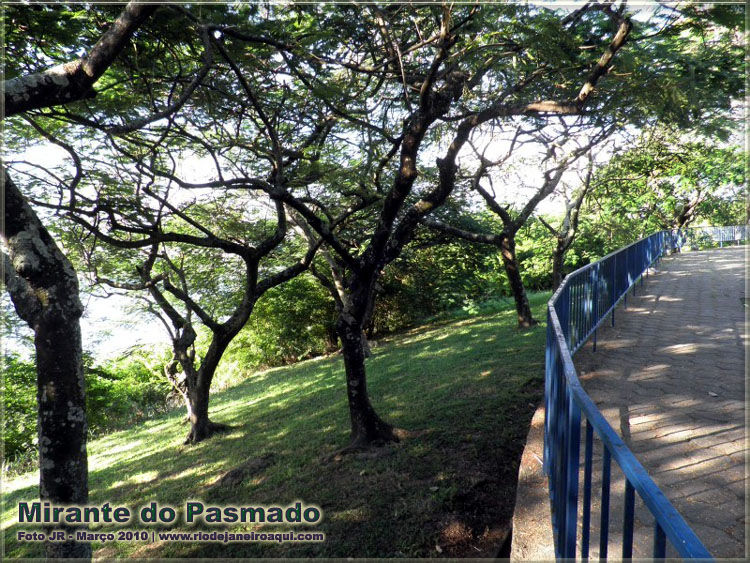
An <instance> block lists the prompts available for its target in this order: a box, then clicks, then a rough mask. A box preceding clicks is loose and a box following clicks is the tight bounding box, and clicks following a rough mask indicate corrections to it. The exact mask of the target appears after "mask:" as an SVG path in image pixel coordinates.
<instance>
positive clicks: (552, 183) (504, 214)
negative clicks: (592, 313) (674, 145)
mask: <svg viewBox="0 0 750 563" xmlns="http://www.w3.org/2000/svg"><path fill="white" fill-rule="evenodd" d="M562 126H563V128H562V132H561V133H553V134H552V136H550V134H544V133H543V132H534V133H533V134H532V136H533V140H534V141H537V142H539V143H540V144H541V145H542V146H543V147H544V150H545V153H546V154H545V155H544V157H543V158H542V161H541V164H542V167H544V165H545V163H547V162H549V161H552V164H551V165H548V168H547V169H546V170H544V172H543V174H542V178H541V183H540V185H539V187H538V188H536V190H535V191H534V193H533V194H532V195H531V197H529V199H528V200H527V201H525V202H524V203H523V204H522V205H520V208H519V209H518V210H517V211H515V212H514V211H513V210H512V204H510V203H509V204H507V205H504V204H503V203H502V202H501V201H499V197H503V196H498V194H497V193H496V192H495V190H494V189H493V188H489V189H488V188H486V187H484V186H482V180H483V179H484V178H485V176H487V175H488V174H489V171H490V170H491V169H492V168H493V167H496V166H498V165H501V164H504V163H506V162H507V161H508V159H510V157H511V156H512V154H513V151H514V149H515V148H516V146H517V143H521V144H525V143H528V142H530V141H525V142H524V141H523V140H519V139H523V136H524V135H527V133H525V132H523V131H522V130H521V129H520V128H519V129H517V130H516V134H515V135H514V136H513V141H512V142H511V143H510V148H509V150H508V153H507V154H506V155H505V156H504V157H502V158H501V159H499V160H496V161H490V160H488V159H487V158H485V152H486V148H485V151H482V152H481V153H480V152H479V151H478V150H477V149H476V148H475V149H474V152H475V154H476V156H477V157H478V159H479V166H478V168H477V171H476V172H475V174H474V176H473V178H472V180H471V189H472V190H474V191H475V192H476V193H478V194H479V195H480V196H481V197H482V199H483V200H484V202H485V204H486V205H487V208H488V209H489V210H490V211H491V212H492V213H493V214H495V215H496V216H497V217H498V218H499V219H500V221H501V222H502V231H500V232H499V233H497V232H487V231H484V232H477V230H476V229H474V230H466V229H461V228H457V227H455V226H452V225H448V224H446V223H444V222H441V221H439V220H435V219H429V218H428V219H424V220H423V221H422V222H423V223H424V224H425V225H426V226H428V227H430V228H432V229H435V230H438V231H441V232H444V233H446V234H449V235H452V236H456V237H459V238H462V239H464V240H468V241H470V242H475V243H481V244H489V245H492V246H495V247H497V248H498V250H499V251H500V255H501V257H502V261H503V265H504V267H505V273H506V275H507V277H508V282H509V285H510V288H511V292H512V294H513V298H514V300H515V303H516V314H517V317H518V326H519V328H528V327H531V326H534V325H536V324H538V322H537V321H536V319H534V317H533V316H532V314H531V307H530V306H529V300H528V297H527V296H526V289H525V288H524V285H523V280H522V278H521V271H520V266H519V261H518V258H517V256H516V235H517V233H518V231H519V230H520V229H521V228H522V227H523V226H524V225H525V224H526V222H527V221H528V220H529V219H530V218H531V216H532V214H533V213H534V211H535V210H536V208H537V206H538V205H539V203H541V202H542V201H543V200H544V199H545V198H547V197H548V196H549V195H551V194H552V193H553V192H554V191H555V189H556V188H557V186H558V185H559V184H560V181H561V180H562V178H563V174H564V173H565V172H566V171H567V170H568V169H569V168H570V167H572V166H573V164H574V163H575V162H576V161H577V160H578V158H580V157H581V156H582V155H583V154H585V153H587V152H588V151H589V150H590V149H591V147H592V146H594V145H595V144H597V143H599V142H601V141H602V140H603V139H606V137H607V136H608V135H609V134H610V133H611V131H612V130H611V128H610V129H608V130H604V131H601V132H595V133H594V134H593V135H591V136H590V138H588V139H584V140H583V142H582V143H579V144H578V146H575V147H574V148H572V149H568V151H567V152H566V153H564V154H562V155H560V156H556V154H557V153H558V152H559V151H562V150H564V149H563V148H564V147H565V145H566V144H575V143H569V141H570V139H571V137H572V135H571V131H570V127H569V126H568V125H567V124H565V122H564V121H563V122H562ZM581 137H583V135H581ZM574 141H575V139H574ZM518 181H521V180H520V179H519V180H518ZM509 192H510V190H506V192H505V197H507V196H508V195H510V193H509ZM511 193H512V192H511ZM516 205H517V203H516Z"/></svg>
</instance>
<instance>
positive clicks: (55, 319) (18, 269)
mask: <svg viewBox="0 0 750 563" xmlns="http://www.w3.org/2000/svg"><path fill="white" fill-rule="evenodd" d="M155 9H156V6H146V5H138V4H132V3H131V4H128V5H127V6H126V7H125V8H124V9H123V11H122V13H121V15H120V17H119V18H118V19H117V20H116V21H115V23H114V24H113V25H112V27H111V28H110V29H109V30H108V31H107V32H106V33H104V34H103V35H102V37H101V39H100V40H99V42H97V44H96V45H95V46H94V47H93V48H92V49H91V50H90V51H89V52H88V54H87V55H86V56H84V57H82V58H81V59H79V60H77V61H73V62H71V63H68V64H66V65H63V66H58V67H53V68H52V69H49V70H46V71H42V72H38V73H32V74H25V75H22V76H18V77H16V78H11V79H9V80H5V81H4V83H3V89H4V92H5V99H4V112H5V117H8V116H11V115H14V114H16V113H20V112H24V111H28V110H29V109H32V108H41V107H50V106H53V105H57V104H60V103H66V102H69V101H74V100H78V99H81V98H83V97H85V96H87V95H90V93H91V88H92V86H93V85H94V83H95V82H96V81H97V80H98V79H99V78H100V77H101V75H102V74H103V73H104V72H105V71H106V69H107V68H108V67H109V66H110V65H111V64H112V63H113V61H114V60H115V58H116V57H117V56H118V54H119V53H120V51H121V50H122V48H123V47H124V45H125V44H126V43H127V42H128V41H129V39H130V37H131V36H132V34H133V33H134V32H135V30H136V29H138V27H139V26H140V25H141V24H142V23H143V22H144V21H145V19H146V18H148V17H149V16H150V15H151V14H152V13H153V12H154V10H155ZM2 184H3V185H2V191H3V192H4V198H3V201H4V213H3V218H4V222H3V225H2V233H1V234H2V239H3V243H4V245H5V248H6V249H7V255H6V253H5V252H3V257H2V263H3V269H4V271H3V281H4V283H5V284H6V287H7V288H8V292H9V293H10V296H11V299H12V301H13V304H14V306H15V308H16V311H17V312H18V314H19V316H20V317H21V318H22V319H23V320H24V321H26V322H27V323H28V324H29V326H30V327H31V328H32V329H33V330H34V342H35V349H36V366H37V402H38V408H39V429H38V432H39V466H40V472H39V473H40V475H39V483H40V484H39V494H40V497H41V498H42V499H45V500H50V501H53V502H55V503H59V504H85V503H86V502H87V500H88V464H87V457H86V408H85V405H86V403H85V391H84V381H83V366H82V358H81V354H82V350H81V335H80V325H79V318H80V316H81V313H82V307H81V304H80V301H79V299H78V280H77V277H76V273H75V271H74V270H73V268H72V266H71V264H70V262H69V261H68V260H67V259H66V258H65V256H64V255H63V254H62V252H61V251H60V249H59V248H58V246H57V244H56V243H55V241H54V240H53V238H52V237H51V236H50V234H49V232H48V231H47V230H46V229H45V227H44V225H43V224H42V223H41V221H40V220H39V218H38V217H37V215H36V214H35V213H34V211H33V210H32V209H31V207H30V206H29V205H28V204H27V203H26V200H25V198H24V196H23V195H22V194H21V192H20V191H19V190H18V188H17V187H16V185H15V184H14V183H13V181H12V180H11V178H10V176H9V175H8V173H7V171H6V170H5V167H4V165H3V182H2ZM46 551H47V556H48V557H84V558H88V557H90V556H91V546H90V544H88V543H85V542H77V541H74V540H69V541H65V542H59V543H51V542H49V543H47V544H46Z"/></svg>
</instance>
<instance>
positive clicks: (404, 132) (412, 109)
mask: <svg viewBox="0 0 750 563" xmlns="http://www.w3.org/2000/svg"><path fill="white" fill-rule="evenodd" d="M484 8H485V7H483V9H482V10H479V9H475V8H471V9H469V8H466V11H465V12H461V11H460V10H458V9H457V12H458V13H453V11H452V10H451V9H449V8H447V7H443V9H442V13H441V14H440V18H439V20H437V22H438V23H437V24H432V25H431V26H430V27H427V28H426V29H421V30H419V27H418V28H417V29H418V30H419V31H420V33H419V37H429V38H431V40H430V41H431V42H434V46H433V47H432V50H433V54H432V56H428V54H427V53H428V52H429V51H428V49H426V48H422V49H421V50H418V49H416V48H415V47H414V45H420V46H421V45H422V44H423V43H424V41H422V42H420V41H418V40H416V38H414V37H412V36H413V33H414V32H413V31H412V29H413V28H412V26H411V25H408V27H405V26H403V25H401V24H399V23H398V18H397V16H396V14H397V13H398V9H396V8H394V9H393V10H391V11H390V12H388V13H384V12H382V11H380V10H377V9H374V10H373V15H374V19H375V22H376V23H377V25H373V28H374V29H379V31H380V34H382V39H383V44H375V45H373V46H372V49H371V52H375V53H377V54H378V55H379V56H380V58H381V59H382V60H383V61H384V64H382V68H383V69H384V75H383V80H391V81H392V83H393V84H401V85H402V86H403V90H402V89H401V88H399V89H398V90H397V91H396V92H395V93H394V97H395V96H396V95H397V96H398V98H397V99H398V100H399V101H402V102H403V106H402V108H401V115H404V119H403V125H402V127H401V128H400V131H398V132H397V133H395V134H391V135H386V134H384V133H383V131H382V130H381V131H378V132H379V133H380V135H381V136H382V137H384V140H385V141H387V145H386V146H389V148H388V149H386V150H383V151H382V152H380V154H384V156H383V157H382V158H381V159H380V161H379V162H378V164H377V166H376V167H375V174H373V175H371V176H370V178H371V179H370V180H369V182H371V183H370V184H369V185H370V186H371V187H370V188H369V191H370V193H373V194H375V195H377V196H378V200H377V213H375V214H374V219H375V220H371V221H370V222H368V223H365V225H366V227H365V228H366V229H367V230H366V231H365V232H367V242H366V244H365V245H363V246H362V247H361V249H360V250H359V252H358V254H356V255H354V254H352V253H351V252H350V251H349V250H348V249H347V248H346V245H345V244H343V243H342V240H341V237H339V236H338V233H336V232H333V231H332V229H331V228H330V227H329V222H328V220H326V219H324V218H322V217H320V216H319V215H318V214H317V213H316V211H315V208H317V209H322V215H323V217H330V216H332V214H331V213H330V211H329V210H328V209H327V207H326V206H325V205H319V204H318V202H315V203H316V204H315V208H312V207H310V206H308V205H307V204H306V202H305V200H304V199H302V198H300V197H297V196H295V195H294V194H293V193H292V192H291V191H290V190H283V191H282V190H277V191H275V192H271V193H273V194H274V195H275V196H276V197H278V198H280V199H281V200H282V201H284V202H285V203H286V204H287V205H289V206H290V207H292V208H294V209H295V210H296V211H297V212H298V213H299V214H300V215H301V216H302V217H303V218H304V219H305V220H306V221H307V222H308V224H309V226H310V227H311V228H312V229H313V230H314V231H315V232H316V233H317V234H318V235H319V236H320V237H321V238H322V239H323V240H324V241H325V243H326V244H327V245H328V246H329V248H330V249H331V251H332V252H334V253H335V254H336V256H337V260H338V261H339V263H340V264H341V265H342V266H343V267H344V268H345V269H346V276H345V281H344V283H343V284H342V285H343V287H344V297H343V298H342V306H341V312H340V314H339V318H338V321H337V330H338V333H339V337H340V339H341V341H342V350H343V355H344V364H345V370H346V375H347V392H348V399H349V411H350V418H351V424H352V433H351V446H353V447H357V446H362V445H368V444H373V443H382V442H385V441H390V440H395V439H397V433H396V432H395V431H394V429H393V427H392V426H391V425H390V424H388V423H387V422H385V421H384V420H383V419H381V418H380V416H379V415H378V414H377V413H376V412H375V409H374V408H373V407H372V404H371V403H370V399H369V395H368V393H367V386H366V370H365V353H364V349H363V327H364V323H365V321H366V320H367V318H368V311H370V310H371V307H372V302H373V299H374V291H375V287H376V283H377V280H378V278H379V276H380V275H381V272H382V270H383V268H385V267H386V266H387V265H388V264H389V263H390V262H392V261H393V260H394V259H396V258H397V257H398V256H399V255H400V253H401V251H402V250H403V248H404V247H405V246H406V245H407V244H408V243H409V242H410V241H411V240H412V238H413V237H414V234H415V231H416V228H417V226H418V225H419V223H420V221H421V220H423V219H424V218H425V217H426V216H427V215H428V214H430V213H431V212H433V211H434V210H435V209H437V208H439V207H440V206H441V205H443V204H444V203H445V201H446V199H447V198H448V196H449V195H450V194H451V192H452V191H453V189H454V187H455V183H456V176H457V172H458V164H457V158H458V154H459V152H460V151H461V149H462V148H463V146H464V145H465V144H466V143H467V141H468V140H469V137H470V135H471V134H472V132H473V131H475V130H476V129H478V128H479V127H481V126H483V125H485V124H488V123H490V122H493V121H495V120H503V119H507V118H509V117H511V116H516V115H517V116H522V115H527V114H535V115H537V114H546V113H553V114H555V113H560V114H575V113H579V112H580V111H581V109H582V108H583V106H584V104H585V103H586V101H587V99H588V98H589V95H590V94H591V93H592V91H593V89H594V87H595V86H596V84H597V83H598V81H599V79H600V78H601V77H602V76H603V75H604V74H605V73H606V71H607V68H608V66H609V64H610V62H611V60H612V57H614V55H615V53H616V52H617V51H618V50H619V49H620V48H621V47H622V45H623V44H624V42H625V39H626V37H627V35H628V33H629V31H630V28H631V24H630V21H629V20H628V19H627V18H625V17H623V16H622V13H617V12H615V11H614V10H610V11H609V16H610V17H612V19H613V21H614V22H615V28H616V29H615V33H614V37H613V39H612V41H611V43H610V45H609V48H608V50H607V53H606V54H605V55H604V56H603V57H602V58H601V59H600V61H599V62H598V63H597V65H595V66H594V69H593V70H592V71H591V72H590V73H589V74H588V77H587V78H586V80H585V81H584V85H583V87H582V88H581V89H580V90H579V91H578V92H577V94H576V95H575V96H573V98H572V99H564V100H563V101H550V100H544V99H542V100H538V99H537V100H535V99H534V98H533V94H531V93H529V92H527V91H526V87H527V86H528V85H529V84H530V83H531V82H533V81H534V80H535V79H537V78H539V77H540V76H542V75H544V72H545V71H546V70H547V69H546V68H543V67H542V68H535V69H534V70H533V71H530V73H529V74H524V73H523V72H519V74H515V73H510V74H511V76H510V77H507V76H502V75H498V74H496V73H494V72H493V71H494V70H495V68H496V67H497V66H498V61H499V60H500V59H501V58H502V57H503V56H507V57H510V56H513V54H514V51H511V52H510V54H507V53H506V54H505V55H500V54H498V55H496V57H497V58H495V57H493V56H492V55H491V54H490V55H488V58H487V59H482V60H480V61H477V60H476V59H473V60H472V59H471V58H467V57H466V53H467V52H472V47H474V48H475V49H479V48H480V47H481V46H482V44H483V43H484V42H486V41H487V42H491V34H490V35H489V36H486V35H482V34H481V33H477V32H476V31H475V30H477V27H476V26H479V29H480V30H481V29H483V28H482V27H481V26H482V25H484V24H486V23H487V22H489V21H493V22H498V21H499V20H500V19H501V18H502V17H503V16H508V14H506V13H502V12H504V11H505V10H509V11H510V12H514V15H518V16H520V17H522V16H529V14H522V13H520V12H522V11H523V10H518V11H517V9H516V8H515V7H514V8H509V7H502V8H498V7H493V8H489V7H488V8H486V10H485V9H484ZM496 10H497V11H500V12H501V13H500V14H499V13H497V11H496ZM425 12H427V13H429V10H428V9H425V11H424V12H422V13H425ZM480 12H481V15H479V14H480ZM464 14H466V15H464ZM545 16H546V14H543V15H541V16H540V18H541V19H542V20H543V21H544V22H545V23H547V24H549V25H554V24H557V25H558V26H559V22H557V20H553V21H550V20H549V19H547V18H546V17H545ZM530 17H532V18H533V16H530ZM454 21H455V22H459V23H454ZM375 22H374V23H375ZM419 22H420V23H419V25H424V26H428V25H430V24H429V23H427V22H429V20H428V19H427V20H421V19H420V20H419ZM556 31H560V27H557V28H556ZM459 39H462V40H463V41H464V42H465V43H466V44H467V47H468V48H466V49H456V52H455V53H454V52H453V49H454V47H455V46H456V44H457V43H458V41H459ZM509 43H510V44H511V45H513V44H514V43H513V41H512V40H509ZM487 47H488V48H489V49H491V47H489V46H487ZM406 51H411V53H412V54H414V53H416V55H414V56H413V57H411V58H410V59H408V60H407V61H405V62H404V61H403V57H399V56H398V53H399V52H406ZM377 62H378V61H377V60H376V61H375V63H377ZM340 66H344V68H345V69H348V70H353V71H355V72H362V71H363V70H364V64H363V63H360V64H359V65H357V66H355V67H354V69H352V68H351V67H350V66H345V65H341V64H340ZM462 66H463V68H464V70H462V71H461V72H458V71H456V70H454V69H457V68H462ZM369 68H372V66H370V67H369ZM293 71H294V72H296V74H297V76H298V77H299V78H300V80H301V81H303V82H304V81H306V80H309V76H306V75H303V74H302V72H301V70H300V69H299V68H293ZM342 72H343V70H342ZM495 80H497V81H498V82H499V84H497V86H496V85H495V84H492V82H493V81H495ZM484 81H486V82H485V84H486V85H491V88H493V89H494V88H496V89H497V90H496V91H497V92H498V94H497V95H496V96H492V95H491V94H490V92H487V91H484V89H483V88H479V86H480V84H482V83H483V82H484ZM474 89H476V90H477V95H476V97H475V98H473V99H472V100H471V102H467V104H466V105H465V106H462V107H460V109H459V110H458V111H457V112H456V113H455V114H453V115H451V114H450V110H451V109H452V108H453V106H454V104H456V103H457V102H459V101H460V100H461V99H462V97H463V96H464V95H465V92H466V91H471V90H474ZM544 91H545V90H544V89H542V88H539V89H535V92H544ZM524 95H525V96H526V99H524ZM529 96H531V101H529V99H528V97H529ZM365 115H366V114H365ZM358 119H359V123H358V122H357V121H355V120H354V119H350V120H349V123H356V124H359V125H362V123H361V118H358ZM441 122H442V123H443V124H445V128H444V129H443V130H442V131H441V134H442V135H443V136H445V137H446V138H448V139H450V143H448V146H447V149H445V150H444V152H443V156H442V157H441V158H438V159H437V167H436V168H437V169H436V170H435V171H434V176H433V178H432V179H434V182H433V183H432V185H431V186H424V187H423V188H422V189H421V190H420V192H421V193H418V194H415V193H414V192H415V187H416V182H417V177H418V175H419V169H420V166H419V164H418V162H419V158H420V155H421V153H422V151H424V150H425V149H426V147H427V146H428V145H429V144H428V142H426V139H428V133H432V132H433V131H435V130H438V129H440V128H439V127H437V124H439V123H441ZM364 125H365V126H368V125H369V127H368V129H369V130H372V129H375V128H374V127H372V125H371V124H370V123H365V124H364ZM433 134H434V133H433ZM360 138H361V141H360V142H361V143H365V144H363V145H361V146H363V152H365V153H366V154H368V155H371V154H373V153H374V152H376V151H375V150H374V147H373V141H372V134H371V133H369V136H367V135H361V137H360ZM368 139H369V141H368ZM380 142H381V143H382V142H383V141H380ZM370 147H373V148H370ZM397 155H398V160H397V161H396V162H393V163H392V159H395V157H396V156H397ZM361 160H365V159H361ZM386 167H390V176H391V178H392V179H391V187H390V188H387V189H386V188H385V187H384V186H383V185H382V184H381V181H380V180H381V174H382V172H383V170H385V169H386ZM334 226H337V225H335V224H334Z"/></svg>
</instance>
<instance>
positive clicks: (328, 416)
mask: <svg viewBox="0 0 750 563" xmlns="http://www.w3.org/2000/svg"><path fill="white" fill-rule="evenodd" d="M548 297H549V295H548V294H538V295H533V296H531V301H532V305H533V307H534V311H535V315H536V316H537V318H541V319H543V318H544V304H545V303H546V300H547V298H548ZM515 324H516V321H515V311H514V310H512V309H508V310H505V311H501V312H499V313H495V314H490V315H484V316H479V317H474V318H468V319H462V320H452V321H444V322H442V323H437V324H433V325H430V326H426V327H422V328H419V329H414V330H412V331H409V332H407V333H404V334H401V335H398V336H394V337H390V338H388V339H385V340H382V341H380V342H378V344H377V346H376V347H374V349H373V351H374V355H373V357H372V358H370V359H369V360H368V364H367V366H368V376H369V380H368V381H369V389H370V394H371V399H372V402H373V404H374V406H375V408H376V410H377V411H378V412H379V413H380V415H381V416H382V417H383V418H385V419H386V420H388V421H389V422H391V423H393V424H395V425H396V426H398V427H400V428H403V429H406V430H408V431H410V435H409V437H407V438H405V439H404V440H402V441H401V442H400V443H398V444H393V445H389V446H386V447H382V448H377V449H374V450H372V451H365V452H362V453H353V454H348V455H344V456H334V455H332V454H334V453H335V452H336V451H337V450H339V449H341V448H342V447H344V446H345V445H346V444H347V439H348V433H349V420H348V416H349V415H348V409H347V405H346V392H345V380H344V374H343V363H342V360H341V358H340V356H332V357H328V358H320V359H316V360H311V361H307V362H303V363H300V364H297V365H294V366H290V367H285V368H278V369H273V370H269V371H265V372H261V373H257V374H254V375H252V376H250V377H249V378H248V379H247V380H246V381H244V382H243V383H241V384H239V385H237V386H235V387H233V388H230V389H227V390H225V391H223V392H220V393H216V394H215V395H213V397H212V400H211V416H212V419H213V420H215V421H217V422H224V423H228V424H230V425H232V426H233V428H232V430H231V431H230V432H228V433H226V434H222V435H219V436H216V437H214V438H211V439H209V440H208V441H205V442H202V443H200V444H198V445H196V446H184V445H182V440H183V439H184V437H185V435H186V434H187V431H188V428H187V426H186V425H185V424H184V423H183V421H182V419H183V417H184V414H183V411H182V410H178V411H175V412H172V413H169V414H167V415H164V416H160V417H158V418H156V419H154V420H151V421H149V422H146V423H144V424H140V425H138V426H135V427H134V428H132V429H130V430H126V431H121V432H117V433H113V434H110V435H107V436H103V437H101V438H99V439H96V440H94V441H92V442H90V444H89V469H90V477H89V486H90V491H91V494H90V501H89V503H90V504H92V505H101V504H103V503H105V502H109V503H110V504H112V505H124V506H128V507H129V508H131V509H132V510H133V511H134V512H135V511H136V510H137V509H138V508H139V507H141V506H142V505H144V504H147V503H149V502H151V501H157V502H158V503H160V504H162V505H165V504H166V505H171V506H174V507H181V506H182V505H183V504H184V502H185V501H186V500H188V499H200V500H202V501H203V502H205V503H209V504H212V505H254V506H257V505H280V506H287V505H288V504H291V503H293V502H294V501H297V500H300V501H303V502H304V503H306V504H315V505H317V506H319V507H321V509H322V511H323V520H322V522H320V523H319V524H317V525H315V526H314V527H313V528H307V529H306V531H322V532H324V533H325V534H326V541H325V542H323V543H298V544H275V543H238V544H223V543H210V542H202V543H187V542H184V543H182V542H169V543H168V542H159V541H156V542H153V543H152V542H134V541H131V542H106V543H94V550H95V555H96V556H99V557H128V556H129V557H162V558H168V557H319V556H325V557H403V556H407V557H429V556H441V555H442V556H446V555H455V556H475V557H481V556H492V555H494V554H495V553H496V552H497V549H498V548H499V547H500V544H501V543H502V541H503V539H504V537H505V536H506V534H507V531H508V525H509V521H510V518H511V517H512V511H513V503H514V500H515V481H516V475H517V470H518V462H519V459H520V454H521V451H522V448H523V443H524V440H525V437H526V433H527V430H528V424H529V421H530V419H531V415H532V414H533V411H534V409H535V407H536V405H537V404H538V402H539V401H540V400H541V397H542V387H543V383H542V382H543V373H544V337H545V332H544V328H543V327H541V326H540V327H536V328H534V329H532V330H527V331H519V330H517V329H516V327H515ZM253 459H259V460H265V463H259V467H260V468H259V469H258V470H256V471H255V472H254V473H251V474H250V475H248V476H247V477H246V478H245V479H244V480H243V481H242V482H240V483H238V484H234V485H224V486H221V485H216V482H217V481H218V479H219V478H220V477H221V476H223V475H224V474H226V473H227V472H228V471H229V470H232V469H233V468H235V467H237V466H239V465H240V464H242V463H244V462H247V461H248V460H253ZM263 465H265V467H263ZM36 483H37V476H36V475H35V474H27V475H22V476H19V477H16V478H14V479H12V480H8V481H6V482H4V483H3V498H4V507H3V512H2V525H3V528H4V533H5V555H6V556H10V557H38V556H40V555H41V545H37V544H33V543H25V542H24V543H20V542H17V541H16V531H17V530H19V529H25V530H32V529H34V528H33V527H29V526H28V525H27V524H24V525H23V527H21V526H19V525H18V524H16V523H15V522H16V521H17V505H18V502H20V501H32V500H35V499H37V498H38V486H37V484H36ZM133 522H136V523H137V519H136V520H134V521H133ZM180 522H182V517H179V518H178V523H179V524H178V525H175V526H172V527H171V528H169V529H171V530H190V531H195V530H200V529H205V530H210V531H248V530H250V528H248V527H244V525H234V524H230V525H224V526H213V527H209V526H208V525H205V524H202V525H195V526H192V527H189V526H187V525H185V524H182V523H180ZM136 523H132V525H128V529H137V528H139V527H141V526H142V525H140V524H136ZM112 529H113V528H106V527H102V529H101V531H109V530H112ZM148 529H149V530H152V529H153V528H148ZM166 529H168V528H166V527H164V528H162V531H163V530H166ZM255 529H256V531H257V530H258V528H255ZM287 529H288V528H287ZM262 530H263V531H268V530H275V531H278V530H280V528H278V527H274V526H273V525H270V524H267V525H266V526H265V527H263V528H262ZM300 531H302V530H301V529H300Z"/></svg>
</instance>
